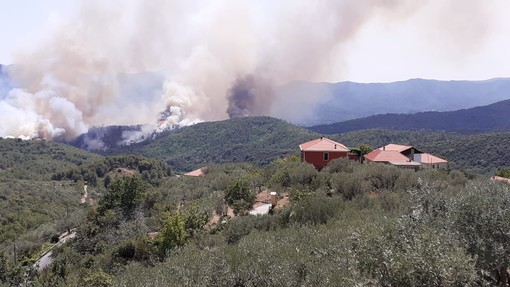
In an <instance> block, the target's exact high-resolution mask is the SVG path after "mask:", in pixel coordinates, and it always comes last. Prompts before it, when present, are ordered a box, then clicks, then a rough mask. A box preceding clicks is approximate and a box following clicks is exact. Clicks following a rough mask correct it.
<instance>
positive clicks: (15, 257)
mask: <svg viewBox="0 0 510 287" xmlns="http://www.w3.org/2000/svg"><path fill="white" fill-rule="evenodd" d="M13 250H14V251H13V252H12V254H13V257H14V266H17V265H18V259H17V257H18V254H16V241H14V243H13Z"/></svg>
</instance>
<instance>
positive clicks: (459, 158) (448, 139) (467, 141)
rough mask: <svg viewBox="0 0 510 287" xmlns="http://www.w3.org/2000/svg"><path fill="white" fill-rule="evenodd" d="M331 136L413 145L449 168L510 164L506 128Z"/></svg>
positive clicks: (353, 143)
mask: <svg viewBox="0 0 510 287" xmlns="http://www.w3.org/2000/svg"><path fill="white" fill-rule="evenodd" d="M332 138H334V139H337V140H338V141H340V142H342V143H344V144H346V145H347V146H356V145H360V144H368V145H370V146H372V147H380V146H383V145H386V144H388V143H396V144H403V145H413V146H416V147H418V148H419V149H421V150H422V151H425V152H430V153H433V154H436V155H438V156H440V157H442V158H445V159H447V160H449V161H450V166H451V167H452V168H462V169H470V170H473V171H475V172H482V173H484V172H494V171H495V170H497V169H500V168H504V167H510V154H509V153H508V152H507V151H508V147H509V146H510V132H502V133H484V134H472V135H462V134H458V133H453V132H427V131H392V130H382V129H375V130H363V131H357V132H350V133H344V134H340V135H336V136H332Z"/></svg>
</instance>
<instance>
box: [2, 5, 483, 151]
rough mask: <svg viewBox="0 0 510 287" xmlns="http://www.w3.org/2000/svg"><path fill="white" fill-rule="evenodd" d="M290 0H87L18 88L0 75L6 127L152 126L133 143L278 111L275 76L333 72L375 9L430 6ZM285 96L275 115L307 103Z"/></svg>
mask: <svg viewBox="0 0 510 287" xmlns="http://www.w3.org/2000/svg"><path fill="white" fill-rule="evenodd" d="M289 3H290V2H289ZM289 3H283V2H282V3H280V2H278V3H275V2H274V1H233V2H225V1H211V2H209V1H205V2H202V1H200V0H198V1H165V0H154V1H141V0H129V1H119V2H117V1H108V2H105V1H97V0H91V1H83V2H82V3H81V4H82V5H81V6H80V7H81V8H80V11H79V14H78V15H77V17H75V18H73V21H72V22H70V23H64V24H63V25H61V28H60V29H57V30H56V32H55V34H54V35H52V36H51V37H50V38H49V40H47V41H46V42H45V43H43V44H41V45H40V46H38V47H34V48H33V49H31V50H28V51H23V52H20V53H19V54H18V55H17V56H16V57H15V59H16V61H15V63H14V65H13V67H14V68H12V69H9V78H10V80H11V81H12V82H13V83H16V87H18V88H12V87H11V85H8V84H5V83H4V82H2V81H1V80H0V85H1V86H2V87H0V136H8V135H11V136H23V137H27V138H33V137H38V138H44V139H65V140H70V139H73V138H75V137H77V136H78V135H80V134H83V133H84V132H86V131H87V130H88V129H89V128H90V127H92V126H103V125H138V124H143V125H144V126H146V128H143V129H141V130H140V131H138V132H133V134H129V135H126V138H125V140H126V142H131V141H137V140H139V139H141V138H143V137H146V136H148V135H150V134H152V133H158V132H161V131H163V130H166V129H172V128H176V127H180V126H186V125H191V124H193V123H197V122H201V121H210V120H220V119H225V118H228V117H243V116H249V115H271V113H272V111H273V108H274V103H275V102H276V101H275V100H276V98H277V94H275V93H274V92H273V90H274V87H275V85H280V84H283V83H286V82H289V81H294V80H309V81H317V80H322V79H324V78H328V77H329V78H331V77H332V75H333V73H334V70H333V69H331V65H332V63H341V62H342V59H343V57H344V55H343V48H344V46H345V45H346V44H348V43H349V42H350V41H351V40H352V39H353V38H354V37H355V36H356V34H357V33H358V32H359V31H360V29H361V28H362V27H363V26H364V25H365V24H366V23H368V22H369V21H370V19H371V18H373V17H375V16H377V17H387V18H388V19H391V20H392V21H397V20H399V19H401V18H406V17H407V16H408V15H411V14H412V12H411V11H415V10H418V8H420V7H421V6H422V5H424V4H420V2H418V1H416V2H414V1H413V2H412V3H411V2H409V1H406V2H405V3H404V2H401V1H393V0H383V1H380V0H363V1H355V2H353V1H348V0H341V1H337V0H325V1H319V2H316V1H305V0H302V1H301V0H298V1H292V2H291V3H292V4H291V5H289ZM472 6H477V5H472ZM474 8H475V9H473V11H477V8H479V7H474ZM469 19H470V21H471V20H472V19H474V18H473V17H472V14H469ZM146 72H154V73H158V75H160V76H161V80H160V82H159V87H158V88H153V86H151V88H150V89H136V87H132V88H131V87H130V86H129V84H128V85H127V87H128V88H127V89H126V85H124V84H123V83H121V82H120V81H119V75H120V74H129V73H133V74H137V73H138V74H143V73H146ZM142 86H144V85H142ZM146 86H150V85H148V84H147V85H146ZM130 88H131V89H130ZM279 102H280V103H281V102H282V101H279ZM284 105H285V109H282V108H280V109H279V112H281V111H283V112H284V113H285V111H289V110H292V113H293V114H299V113H300V112H301V111H303V112H304V111H306V110H307V109H308V107H307V106H303V105H299V104H296V103H295V101H293V100H292V99H288V100H286V101H284ZM278 116H280V117H284V115H281V114H280V115H278ZM92 145H93V144H92Z"/></svg>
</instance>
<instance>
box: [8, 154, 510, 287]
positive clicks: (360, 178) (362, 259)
mask: <svg viewBox="0 0 510 287" xmlns="http://www.w3.org/2000/svg"><path fill="white" fill-rule="evenodd" d="M266 189H269V190H271V191H276V192H278V196H279V198H284V197H285V196H286V195H288V196H290V202H289V204H288V205H285V206H280V207H278V208H276V209H274V210H273V211H272V212H271V213H270V214H267V215H262V216H234V215H233V214H231V213H225V210H226V209H225V204H228V205H229V206H231V207H233V208H236V206H237V203H236V202H237V200H241V201H242V200H245V199H246V200H247V199H248V198H254V196H255V194H256V193H257V192H258V191H260V190H266ZM108 190H109V192H108V193H106V194H105V196H104V197H103V198H101V200H100V201H99V202H98V204H97V206H92V207H90V206H86V207H85V206H84V210H86V212H87V216H86V217H82V219H81V222H79V224H78V226H77V228H78V233H77V237H76V238H75V239H74V240H73V241H71V242H70V243H68V244H65V245H63V246H60V247H58V248H57V249H55V250H54V254H55V259H54V261H53V264H52V266H51V267H50V268H47V269H45V270H44V271H42V272H32V273H29V275H25V276H28V278H29V280H30V282H31V285H33V286H76V285H79V286H83V287H88V286H300V285H303V286H353V285H354V286H356V285H360V286H363V285H369V286H502V284H504V283H503V282H506V281H507V280H508V279H509V276H508V273H507V268H508V267H509V266H510V261H508V258H507V256H506V253H505V252H500V251H501V250H508V249H509V248H510V245H509V242H510V237H509V235H508V234H510V225H509V222H510V213H509V212H508V208H507V205H508V202H510V187H509V185H507V184H504V183H490V182H488V181H487V180H482V181H472V180H469V179H468V178H467V177H466V176H465V175H464V174H463V173H462V172H459V171H451V172H444V171H438V170H427V171H419V172H414V171H411V170H404V169H398V168H396V167H392V166H385V165H361V164H359V163H357V162H352V161H348V160H345V159H342V160H336V161H333V162H332V163H331V164H330V166H329V167H328V168H326V169H325V170H323V171H322V172H317V171H316V170H315V169H314V168H313V167H312V166H310V165H308V164H306V163H300V162H299V161H295V160H293V159H292V158H288V159H286V160H278V161H275V162H273V163H271V164H270V165H268V166H266V167H264V168H260V167H257V166H254V165H247V164H236V165H232V164H230V165H213V166H211V167H210V168H209V170H208V171H207V173H206V175H205V176H204V177H172V178H167V179H166V182H165V183H163V184H161V185H159V186H154V185H151V184H150V183H148V182H146V181H145V180H143V179H141V178H139V177H136V176H135V177H124V178H117V179H115V180H114V181H113V182H112V183H111V184H110V186H109V188H108ZM241 191H242V192H241ZM233 194H237V195H241V194H243V196H242V197H239V198H237V199H236V200H234V201H232V202H231V201H230V200H229V199H230V196H232V195H233ZM245 208H246V207H245ZM238 214H240V215H241V214H243V213H242V212H238ZM214 218H216V220H214V221H211V220H212V219H214ZM212 222H214V223H212ZM487 247H490V248H487ZM6 254H8V253H6ZM4 256H5V255H4ZM7 259H8V258H7V257H0V268H3V270H6V272H5V273H3V276H0V282H4V283H5V284H11V285H18V284H19V282H21V280H23V278H24V277H23V274H20V273H16V272H15V269H13V268H14V267H13V266H12V263H11V261H9V260H7Z"/></svg>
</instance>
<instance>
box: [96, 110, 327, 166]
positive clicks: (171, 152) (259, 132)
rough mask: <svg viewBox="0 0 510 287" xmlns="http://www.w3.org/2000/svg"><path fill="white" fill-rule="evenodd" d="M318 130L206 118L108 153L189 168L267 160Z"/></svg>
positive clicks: (251, 119)
mask: <svg viewBox="0 0 510 287" xmlns="http://www.w3.org/2000/svg"><path fill="white" fill-rule="evenodd" d="M318 136H319V135H318V134H315V133H313V132H310V131H307V130H305V129H302V128H300V127H297V126H294V125H291V124H288V123H286V122H284V121H282V120H278V119H274V118H270V117H248V118H238V119H231V120H226V121H219V122H206V123H200V124H196V125H193V126H190V127H184V128H181V129H178V130H174V131H170V132H167V133H166V134H162V135H161V136H160V137H158V138H157V139H155V140H149V141H146V142H143V143H140V144H133V145H130V146H125V147H120V148H117V149H110V150H107V151H106V152H105V154H107V155H111V154H125V153H135V154H141V155H144V156H147V157H152V158H157V159H161V160H164V161H166V162H167V163H168V164H169V165H170V166H172V167H173V168H175V169H176V170H181V171H182V170H184V171H189V170H192V169H195V168H199V167H201V166H203V165H207V164H211V163H226V162H251V163H256V164H268V163H270V162H271V161H273V160H274V159H275V158H279V157H282V156H285V155H288V154H289V153H299V147H298V145H299V144H300V143H302V142H305V141H308V140H311V139H313V138H316V137H318Z"/></svg>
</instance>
